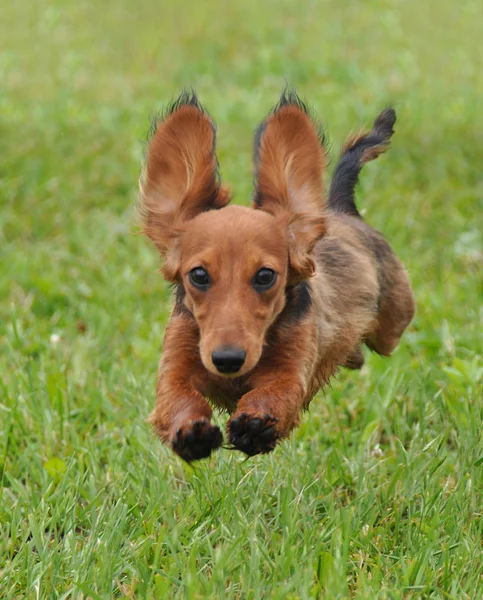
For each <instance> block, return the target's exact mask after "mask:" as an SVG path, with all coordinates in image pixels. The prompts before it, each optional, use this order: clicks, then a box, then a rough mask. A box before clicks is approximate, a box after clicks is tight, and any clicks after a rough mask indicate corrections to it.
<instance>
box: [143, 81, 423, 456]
mask: <svg viewBox="0 0 483 600" xmlns="http://www.w3.org/2000/svg"><path fill="white" fill-rule="evenodd" d="M395 120H396V115H395V112H394V111H393V110H392V109H387V110H385V111H384V112H382V113H381V114H380V115H379V116H378V117H377V119H376V120H375V122H374V125H373V127H372V129H371V130H370V131H369V132H366V133H363V132H361V133H359V134H358V135H356V136H354V137H352V138H350V139H349V140H348V142H347V143H346V144H345V146H344V148H343V150H342V154H341V157H340V160H339V163H338V164H337V166H336V168H335V172H334V175H333V178H332V183H331V187H330V191H329V194H328V200H327V201H325V194H324V187H323V184H322V175H323V172H324V168H325V152H324V146H323V136H322V134H321V129H320V127H319V126H318V125H317V124H316V122H315V121H314V119H313V118H311V116H310V113H309V111H308V110H307V107H306V105H305V104H304V103H303V102H302V101H301V100H300V98H299V97H298V96H297V95H296V93H295V92H293V91H285V92H284V93H283V94H282V97H281V99H280V101H279V103H278V104H277V106H276V107H275V108H274V109H273V110H272V111H271V112H270V114H269V115H268V116H267V118H266V119H265V120H264V121H263V122H262V123H261V125H260V126H259V128H258V130H257V132H256V135H255V151H254V156H255V191H254V203H253V208H248V207H244V206H235V205H229V204H228V202H229V200H230V193H229V190H228V189H227V188H226V187H224V186H222V185H221V183H220V178H219V175H218V161H217V157H216V154H215V126H214V123H213V121H212V119H211V118H210V116H209V115H208V114H207V112H206V111H205V110H204V109H203V108H202V106H201V105H200V103H199V101H198V99H197V97H196V95H195V94H194V92H184V93H182V94H181V96H180V97H179V98H178V100H177V101H176V102H174V103H173V104H172V105H171V107H170V108H169V109H168V111H167V112H166V113H165V115H164V118H162V119H159V120H158V121H157V123H156V124H155V128H154V129H155V130H154V133H153V136H152V139H151V142H150V145H149V151H148V156H147V164H146V167H145V173H144V176H143V177H142V181H141V193H140V208H141V214H142V218H143V227H144V232H145V233H146V235H147V236H149V238H150V239H151V240H152V241H153V242H154V244H155V245H156V246H157V248H158V250H159V252H160V253H161V256H162V258H163V260H164V263H163V267H162V273H163V275H164V278H165V279H166V280H167V281H169V282H171V283H173V284H174V285H175V287H176V302H175V306H174V309H173V313H172V315H171V318H170V320H169V323H168V326H167V329H166V334H165V338H164V348H163V356H162V358H161V363H160V367H159V374H158V383H157V401H156V406H155V408H154V411H153V412H152V414H151V417H150V421H151V423H152V424H153V426H154V428H155V430H156V432H157V434H158V435H159V436H160V437H161V439H162V440H164V441H165V442H166V443H168V444H169V445H170V446H171V447H172V449H173V450H174V451H175V452H176V453H177V454H179V456H181V457H182V458H183V459H184V460H186V461H193V460H197V459H201V458H204V457H207V456H209V455H210V453H211V452H212V450H215V449H216V448H218V447H219V446H220V445H221V444H222V441H223V436H222V434H221V431H220V429H219V428H218V427H217V426H216V425H213V424H212V423H211V416H212V409H211V407H210V404H208V401H207V399H208V398H209V399H210V401H211V402H212V403H213V404H215V405H216V406H218V407H220V408H222V409H225V410H227V411H228V412H229V413H230V414H231V417H230V419H229V421H228V424H227V435H228V439H229V441H230V443H231V445H232V446H233V447H235V448H237V449H239V450H242V451H243V452H245V453H246V454H248V455H250V456H252V455H254V454H258V453H263V452H269V451H271V450H273V449H274V448H275V446H276V444H277V442H278V441H279V440H281V439H283V438H286V437H287V436H288V435H289V434H290V432H291V431H292V429H293V428H294V427H296V426H297V424H298V423H299V421H300V415H301V412H302V410H303V409H305V408H307V407H308V405H309V403H310V401H311V400H312V398H313V397H314V395H315V394H316V392H317V391H318V390H319V389H320V388H321V387H322V386H323V385H324V384H326V383H327V382H328V381H329V379H330V377H331V376H332V375H334V374H335V373H336V372H337V370H338V369H339V368H340V367H341V366H345V367H349V368H352V369H358V368H360V367H361V366H362V364H363V362H364V357H363V353H362V350H361V346H362V344H366V346H368V347H369V348H370V349H372V350H374V351H375V352H377V353H379V354H381V355H384V356H388V355H390V354H391V352H392V351H393V350H394V348H395V347H396V345H397V344H398V342H399V339H400V337H401V335H402V333H403V331H404V329H405V328H406V327H407V326H408V324H409V322H410V321H411V319H412V317H413V315H414V310H415V304H414V297H413V293H412V291H411V287H410V284H409V280H408V276H407V273H406V271H405V269H404V267H403V266H402V264H401V263H400V262H399V260H398V259H397V257H396V256H395V254H394V252H393V251H392V250H391V248H390V246H389V245H388V243H387V242H386V241H385V240H384V238H383V236H382V235H381V234H380V233H379V232H378V231H376V230H374V229H373V228H372V227H370V226H369V225H368V224H367V223H366V222H365V221H364V220H363V219H362V217H361V215H360V214H359V212H358V210H357V208H356V205H355V202H354V189H355V186H356V183H357V180H358V177H359V173H360V171H361V168H362V166H363V165H364V163H366V162H368V161H370V160H373V159H375V158H376V157H377V156H379V154H381V153H382V152H384V151H385V150H386V149H387V148H388V146H389V142H390V138H391V136H392V134H393V125H394V122H395Z"/></svg>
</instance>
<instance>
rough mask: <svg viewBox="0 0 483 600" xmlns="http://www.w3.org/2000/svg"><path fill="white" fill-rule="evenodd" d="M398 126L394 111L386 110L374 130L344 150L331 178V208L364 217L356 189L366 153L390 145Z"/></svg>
mask: <svg viewBox="0 0 483 600" xmlns="http://www.w3.org/2000/svg"><path fill="white" fill-rule="evenodd" d="M395 122H396V113H395V111H394V109H392V108H386V110H384V111H383V112H382V113H381V114H380V115H379V116H378V117H377V119H376V120H375V121H374V125H373V127H372V129H371V130H370V131H369V132H368V133H367V134H366V135H364V136H363V137H361V138H360V139H358V140H357V141H356V142H355V143H354V144H353V145H352V146H350V147H349V148H346V149H345V150H344V152H343V154H342V156H341V157H340V160H339V162H338V164H337V166H336V168H335V171H334V174H333V176H332V181H331V185H330V191H329V200H328V206H329V208H331V209H332V210H334V211H336V212H340V213H345V214H348V215H352V216H355V217H360V216H361V215H360V214H359V211H358V210H357V207H356V204H355V187H356V185H357V182H358V180H359V174H360V172H361V169H362V166H363V164H364V163H365V162H366V161H367V160H368V159H367V158H366V156H365V152H366V151H367V150H370V148H374V147H375V146H381V145H384V146H385V145H388V144H389V141H390V139H391V136H392V135H393V133H394V123H395Z"/></svg>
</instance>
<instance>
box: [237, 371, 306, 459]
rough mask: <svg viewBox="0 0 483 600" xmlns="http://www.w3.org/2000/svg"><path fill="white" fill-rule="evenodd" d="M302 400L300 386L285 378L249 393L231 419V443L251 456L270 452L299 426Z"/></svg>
mask: <svg viewBox="0 0 483 600" xmlns="http://www.w3.org/2000/svg"><path fill="white" fill-rule="evenodd" d="M303 400H304V395H303V391H302V388H301V386H300V385H299V384H297V383H295V382H293V381H290V380H288V379H286V378H279V379H278V380H276V381H273V382H271V383H267V384H266V385H262V386H260V387H257V388H256V389H254V390H252V391H251V392H248V394H245V395H244V396H243V397H242V398H241V399H240V401H239V403H238V406H237V410H236V412H235V414H234V415H233V416H232V417H231V419H230V420H229V422H228V426H227V427H228V435H229V439H230V442H231V443H232V444H233V445H234V446H235V447H236V448H237V449H238V450H242V451H243V452H245V454H248V455H249V456H253V455H255V454H261V453H266V452H270V451H271V450H273V449H274V448H275V446H276V444H277V442H278V440H279V439H281V438H284V437H287V436H288V435H289V434H290V432H291V431H292V429H293V428H294V427H295V426H296V425H298V423H299V420H300V412H301V409H302V405H303Z"/></svg>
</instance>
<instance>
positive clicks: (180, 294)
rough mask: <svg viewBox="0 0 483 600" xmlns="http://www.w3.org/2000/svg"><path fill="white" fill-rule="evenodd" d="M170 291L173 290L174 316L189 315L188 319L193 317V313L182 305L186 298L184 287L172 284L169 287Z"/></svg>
mask: <svg viewBox="0 0 483 600" xmlns="http://www.w3.org/2000/svg"><path fill="white" fill-rule="evenodd" d="M170 287H171V289H172V290H174V294H175V296H174V298H175V299H174V310H173V312H174V314H177V315H181V314H184V315H189V316H190V317H193V319H194V316H193V313H192V312H191V311H190V310H189V308H188V307H187V306H186V304H185V303H184V299H185V296H186V290H185V289H184V286H183V284H182V283H173V284H171V285H170Z"/></svg>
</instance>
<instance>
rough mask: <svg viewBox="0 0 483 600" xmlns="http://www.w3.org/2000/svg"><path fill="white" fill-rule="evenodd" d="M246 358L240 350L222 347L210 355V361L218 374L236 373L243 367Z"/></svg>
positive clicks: (233, 347)
mask: <svg viewBox="0 0 483 600" xmlns="http://www.w3.org/2000/svg"><path fill="white" fill-rule="evenodd" d="M246 356H247V354H246V352H245V350H242V349H241V348H236V347H235V346H224V347H223V348H219V349H218V350H215V351H214V352H213V353H212V355H211V360H212V361H213V364H214V365H215V367H216V369H217V370H218V371H219V372H220V373H236V372H237V371H239V370H240V369H241V368H242V367H243V365H244V363H245V358H246Z"/></svg>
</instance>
